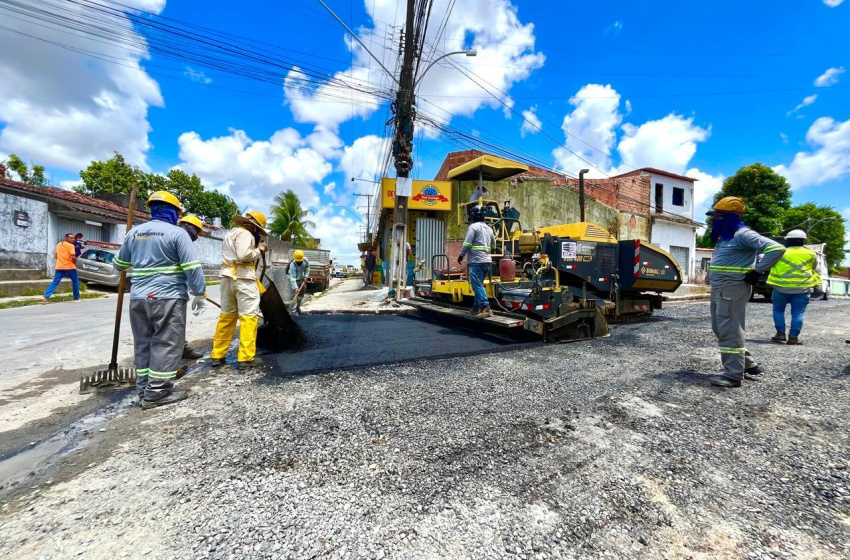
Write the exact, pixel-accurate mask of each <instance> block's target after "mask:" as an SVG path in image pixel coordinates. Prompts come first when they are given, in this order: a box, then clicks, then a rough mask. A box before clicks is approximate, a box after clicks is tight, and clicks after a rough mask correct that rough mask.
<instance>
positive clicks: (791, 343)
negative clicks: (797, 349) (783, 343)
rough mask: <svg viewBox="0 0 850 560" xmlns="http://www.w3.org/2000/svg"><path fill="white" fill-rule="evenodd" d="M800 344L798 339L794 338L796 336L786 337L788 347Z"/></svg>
mask: <svg viewBox="0 0 850 560" xmlns="http://www.w3.org/2000/svg"><path fill="white" fill-rule="evenodd" d="M800 344H803V343H802V342H800V339H799V338H798V337H796V336H789V337H788V345H789V346H799V345H800Z"/></svg>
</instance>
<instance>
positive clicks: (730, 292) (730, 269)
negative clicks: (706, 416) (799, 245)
mask: <svg viewBox="0 0 850 560" xmlns="http://www.w3.org/2000/svg"><path fill="white" fill-rule="evenodd" d="M744 211H745V206H744V202H743V201H742V200H741V199H740V198H738V197H735V196H727V197H726V198H723V199H721V200H719V201H718V202H717V204H715V205H714V208H713V209H712V210H710V211H709V212H707V213H706V214H707V215H709V216H711V218H712V221H711V234H710V235H711V241H712V242H713V243H714V244H715V247H714V257H713V258H712V260H711V265H710V267H709V279H710V282H711V328H712V330H713V331H714V335H715V336H716V337H717V341H718V344H719V346H720V359H721V362H722V363H723V369H724V370H725V372H724V374H723V375H713V376H711V377H710V378H709V380H710V382H711V384H712V385H714V386H717V387H740V386H741V380H742V379H743V378H744V374H745V373H746V374H747V375H761V374H762V369H761V366H759V365H758V363H757V362H756V361H755V358H753V356H752V354H751V353H750V352H749V350H747V349H746V348H745V347H744V338H745V336H746V332H745V329H746V310H747V302H748V301H749V300H750V296H752V293H753V286H754V285H755V284H756V283H757V282H758V280H759V277H760V276H761V274H763V273H764V272H767V271H768V270H770V268H771V267H772V266H773V265H774V264H776V262H777V261H779V259H781V258H782V255H783V254H784V253H785V247H783V246H782V245H780V244H779V243H777V242H775V241H772V240H770V239H768V238H767V237H764V236H762V235H759V234H758V233H756V232H754V231H753V230H751V229H750V228H749V227H747V225H746V224H745V223H744V221H743V219H742V218H741V216H742V215H743V214H744ZM759 255H763V256H762V258H761V260H758V261H757V259H758V257H759Z"/></svg>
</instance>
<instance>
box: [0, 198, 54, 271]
mask: <svg viewBox="0 0 850 560" xmlns="http://www.w3.org/2000/svg"><path fill="white" fill-rule="evenodd" d="M16 210H20V211H23V212H26V213H27V214H29V219H30V225H29V227H26V228H23V227H19V226H16V225H15V223H14V220H13V218H14V214H15V211H16ZM48 222H49V213H48V210H47V203H46V202H43V201H39V200H33V199H30V198H24V197H20V196H15V195H12V194H6V193H0V268H35V269H39V270H42V271H44V272H47V271H48V268H49V269H50V270H52V268H53V262H52V261H53V257H52V255H53V248H52V247H51V248H50V249H49V250H48V240H49V233H50V232H49V224H48Z"/></svg>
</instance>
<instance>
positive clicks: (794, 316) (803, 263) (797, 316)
mask: <svg viewBox="0 0 850 560" xmlns="http://www.w3.org/2000/svg"><path fill="white" fill-rule="evenodd" d="M807 237H808V235H806V232H805V231H803V230H801V229H795V230H792V231H789V232H788V235H786V236H785V246H786V247H787V249H785V254H784V255H782V258H781V259H779V262H777V263H776V264H775V265H773V268H771V269H770V276H768V278H767V285H768V286H770V287H772V288H773V295H772V300H773V324H774V326H775V327H776V334H775V335H773V338H771V340H772V341H774V342H779V343H783V342H786V338H785V308H786V307H787V306H788V305H789V304H790V305H791V330H790V331H789V332H788V338H787V344H790V345H796V344H800V338H799V337H800V331H802V330H803V315H805V313H806V307H807V306H808V305H809V297H810V294H811V292H812V288H814V287H815V286H817V285H818V284H820V282H821V279H820V275H819V274H818V273H817V267H818V256H817V255H816V254H815V252H814V251H812V250H811V249H808V248H806V247H803V245H804V244H805V243H806V238H807Z"/></svg>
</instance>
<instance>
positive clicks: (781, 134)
mask: <svg viewBox="0 0 850 560" xmlns="http://www.w3.org/2000/svg"><path fill="white" fill-rule="evenodd" d="M779 137H780V138H782V143H783V144H787V143H788V135H787V134H785V133H784V132H780V133H779Z"/></svg>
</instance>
